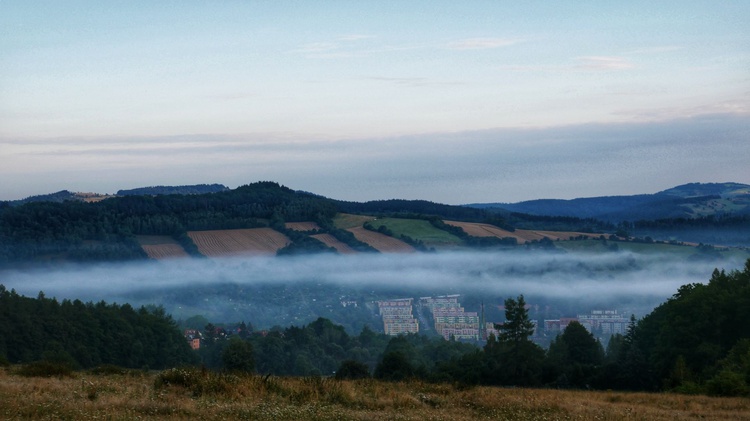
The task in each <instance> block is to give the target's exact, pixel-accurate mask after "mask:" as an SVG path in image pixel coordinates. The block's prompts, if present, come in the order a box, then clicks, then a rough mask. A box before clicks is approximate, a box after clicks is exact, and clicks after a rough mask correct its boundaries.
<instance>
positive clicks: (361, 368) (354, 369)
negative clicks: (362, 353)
mask: <svg viewBox="0 0 750 421" xmlns="http://www.w3.org/2000/svg"><path fill="white" fill-rule="evenodd" d="M369 377H370V368H369V367H367V364H365V363H361V362H359V361H354V360H346V361H343V362H342V363H341V365H340V366H339V369H338V370H336V379H337V380H344V379H349V380H357V379H366V378H369Z"/></svg>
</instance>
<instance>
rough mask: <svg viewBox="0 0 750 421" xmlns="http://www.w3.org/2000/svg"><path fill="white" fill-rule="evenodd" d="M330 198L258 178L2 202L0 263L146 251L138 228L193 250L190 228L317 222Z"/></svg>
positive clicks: (328, 211) (331, 211)
mask: <svg viewBox="0 0 750 421" xmlns="http://www.w3.org/2000/svg"><path fill="white" fill-rule="evenodd" d="M335 213H336V206H335V204H334V202H333V201H331V200H328V199H325V198H321V197H319V196H315V195H312V194H309V193H299V192H295V191H293V190H291V189H289V188H287V187H284V186H280V185H279V184H277V183H274V182H258V183H253V184H249V185H246V186H241V187H238V188H236V189H234V190H231V191H222V192H217V193H209V194H197V195H158V196H151V195H143V196H124V197H113V198H109V199H106V200H102V201H100V202H96V203H84V202H80V201H65V202H62V203H57V202H33V203H27V204H24V205H22V206H9V205H8V204H7V202H5V206H2V207H0V265H2V264H3V263H5V264H7V263H9V262H23V261H38V260H42V259H52V260H59V259H63V260H73V261H87V260H123V259H139V258H146V255H145V253H144V251H143V250H142V248H141V247H140V245H139V244H138V243H137V241H136V239H135V235H163V236H172V237H174V238H175V239H177V240H178V241H181V242H182V243H183V247H185V249H186V250H187V251H188V252H190V251H191V250H192V249H194V247H195V246H194V245H193V244H192V243H191V242H190V240H189V239H188V238H187V236H186V235H185V234H186V232H187V231H190V230H211V229H234V228H254V227H264V226H270V225H274V224H276V225H279V224H281V225H283V222H290V221H319V220H326V219H330V218H332V217H333V216H334V215H335Z"/></svg>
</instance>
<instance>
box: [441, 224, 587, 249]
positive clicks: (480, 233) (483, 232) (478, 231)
mask: <svg viewBox="0 0 750 421" xmlns="http://www.w3.org/2000/svg"><path fill="white" fill-rule="evenodd" d="M445 223H446V224H448V225H453V226H456V227H460V228H461V229H463V230H464V231H465V232H466V233H467V234H469V235H471V236H474V237H497V238H504V237H512V238H515V239H516V240H518V243H519V244H523V243H526V242H528V241H534V240H541V239H542V238H544V237H547V238H549V239H550V240H553V241H554V240H569V239H571V238H573V237H579V236H581V235H587V236H589V237H590V238H597V237H599V236H600V235H601V234H592V233H585V232H571V231H533V230H515V231H513V232H511V231H508V230H504V229H502V228H498V227H496V226H494V225H489V224H481V223H476V222H458V221H445Z"/></svg>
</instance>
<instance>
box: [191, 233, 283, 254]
mask: <svg viewBox="0 0 750 421" xmlns="http://www.w3.org/2000/svg"><path fill="white" fill-rule="evenodd" d="M188 236H190V238H191V239H192V240H193V242H194V243H195V245H196V246H197V247H198V251H200V253H201V254H202V255H204V256H208V257H227V256H238V255H248V254H273V253H276V251H278V250H279V249H280V248H282V247H284V246H286V245H288V244H289V243H290V241H289V239H288V238H287V237H286V236H285V235H284V234H282V233H280V232H278V231H274V230H272V229H271V228H250V229H236V230H214V231H189V232H188Z"/></svg>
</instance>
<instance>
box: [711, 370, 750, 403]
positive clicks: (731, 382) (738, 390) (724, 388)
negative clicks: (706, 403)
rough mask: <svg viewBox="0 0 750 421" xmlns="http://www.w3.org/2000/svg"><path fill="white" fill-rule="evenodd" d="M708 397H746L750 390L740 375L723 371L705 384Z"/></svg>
mask: <svg viewBox="0 0 750 421" xmlns="http://www.w3.org/2000/svg"><path fill="white" fill-rule="evenodd" d="M706 389H707V390H708V394H709V395H710V396H747V395H748V394H749V393H750V389H749V388H748V386H747V384H746V383H745V379H744V378H743V377H742V375H741V374H739V373H735V372H733V371H730V370H727V369H724V370H721V371H720V372H719V374H717V375H716V376H714V377H713V378H712V379H711V380H709V381H708V382H707V383H706Z"/></svg>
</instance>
